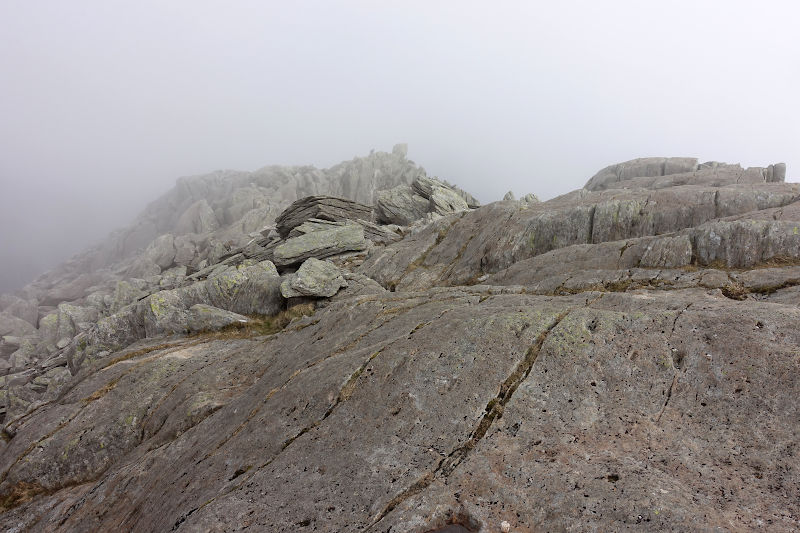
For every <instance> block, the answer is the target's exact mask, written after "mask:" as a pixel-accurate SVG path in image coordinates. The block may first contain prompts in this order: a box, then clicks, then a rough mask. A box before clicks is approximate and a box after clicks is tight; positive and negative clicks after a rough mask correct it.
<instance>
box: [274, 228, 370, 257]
mask: <svg viewBox="0 0 800 533" xmlns="http://www.w3.org/2000/svg"><path fill="white" fill-rule="evenodd" d="M366 248H367V241H366V239H365V238H364V228H362V227H361V226H360V225H355V224H347V225H344V226H341V227H337V228H333V229H329V230H324V231H314V232H311V233H307V234H305V235H300V236H298V237H293V238H290V239H286V240H285V241H283V242H282V243H281V244H279V245H278V246H277V247H276V248H275V251H274V254H273V256H274V258H275V260H274V262H275V264H276V265H277V266H286V265H292V264H298V263H302V262H303V261H305V260H306V259H308V258H309V257H315V258H317V259H324V258H326V257H330V256H332V255H337V254H341V253H343V252H349V251H357V250H364V249H366Z"/></svg>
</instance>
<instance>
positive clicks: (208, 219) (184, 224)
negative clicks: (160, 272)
mask: <svg viewBox="0 0 800 533" xmlns="http://www.w3.org/2000/svg"><path fill="white" fill-rule="evenodd" d="M216 229H219V221H218V220H217V216H216V215H215V214H214V210H213V209H211V207H210V206H209V205H208V202H207V201H206V199H205V198H203V199H201V200H198V201H197V202H195V203H193V204H192V205H190V206H189V207H188V208H187V209H186V210H185V211H184V212H183V213H182V214H181V217H180V218H179V219H178V222H177V224H176V225H175V233H176V234H178V235H182V234H184V233H208V232H211V231H214V230H216ZM167 266H169V265H167Z"/></svg>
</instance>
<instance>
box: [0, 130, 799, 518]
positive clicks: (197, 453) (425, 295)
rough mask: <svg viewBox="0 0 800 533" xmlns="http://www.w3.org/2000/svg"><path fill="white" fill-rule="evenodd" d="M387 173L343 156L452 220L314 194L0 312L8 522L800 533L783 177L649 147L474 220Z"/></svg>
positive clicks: (791, 282)
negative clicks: (250, 230) (235, 232)
mask: <svg viewBox="0 0 800 533" xmlns="http://www.w3.org/2000/svg"><path fill="white" fill-rule="evenodd" d="M380 161H382V163H381V165H382V166H380V168H381V169H384V171H385V172H384V171H382V172H384V173H380V172H377V171H376V170H375V168H373V167H370V165H375V164H377V163H378V161H376V160H374V158H373V159H368V160H366V161H365V162H363V163H359V164H357V163H355V162H354V163H353V164H352V165H354V166H356V167H358V168H361V167H360V166H359V165H363V166H365V169H362V170H363V172H362V170H360V171H359V172H360V173H359V174H358V176H361V175H362V174H363V175H364V176H368V175H372V176H373V177H376V176H377V177H379V178H380V179H379V180H378V181H380V182H381V183H383V184H385V185H387V186H386V187H385V190H388V191H389V193H381V194H377V193H376V194H374V195H372V196H374V197H375V198H379V199H381V198H382V199H383V200H387V202H388V199H391V196H392V195H395V194H399V193H403V195H405V196H402V198H400V199H399V200H398V201H397V202H395V203H394V204H392V205H394V206H400V207H403V209H405V207H407V205H406V204H408V205H412V204H411V203H408V202H406V200H408V198H411V197H412V196H413V195H414V194H415V195H417V196H419V197H421V198H422V197H423V196H424V197H425V198H426V201H428V202H430V203H429V204H428V205H429V208H430V209H433V207H432V206H433V204H436V205H440V206H444V207H443V208H442V209H441V212H436V213H434V212H433V211H430V210H429V211H428V212H427V214H425V215H424V216H423V217H422V218H415V219H414V220H413V221H405V222H403V223H406V224H408V225H406V226H397V225H391V226H389V225H386V224H382V223H381V222H382V220H381V217H380V216H377V217H376V218H375V219H374V221H365V220H363V219H362V218H360V217H361V215H359V217H358V220H359V222H351V220H350V218H348V217H347V216H344V215H342V216H341V217H340V218H342V220H339V219H337V218H336V217H339V215H341V214H342V213H341V212H344V211H343V210H344V207H342V206H349V207H348V209H350V208H352V205H351V204H352V202H350V203H347V202H344V201H341V202H340V201H338V200H336V199H330V198H327V197H326V198H325V200H324V208H320V209H321V210H320V209H317V207H314V209H312V210H311V211H313V212H309V213H300V210H299V208H298V206H301V207H302V206H309V205H313V206H317V204H318V203H319V198H317V199H316V200H315V199H310V200H308V201H300V202H299V203H297V204H295V206H294V207H293V208H292V209H290V210H289V212H288V214H286V215H285V216H283V217H282V218H280V220H281V221H283V222H284V223H283V225H282V226H281V229H282V231H283V233H284V234H285V235H284V236H282V237H277V236H275V235H276V234H279V233H280V232H279V231H277V230H274V229H270V230H268V231H264V232H263V233H264V234H263V236H262V237H259V238H258V239H257V242H255V243H254V244H253V243H251V245H252V246H251V248H247V247H245V248H242V249H240V251H239V252H237V253H236V254H234V255H231V256H229V257H227V258H217V260H216V261H214V262H207V263H206V264H204V265H203V266H202V267H201V268H198V269H197V270H195V271H191V270H187V267H186V266H185V265H184V266H183V268H182V269H181V268H180V267H175V266H173V264H174V262H175V259H174V257H175V256H176V255H177V254H178V251H179V249H180V250H183V249H184V248H185V247H186V246H188V244H187V242H188V241H181V242H178V241H179V239H178V238H177V237H174V236H172V235H170V236H168V237H163V236H159V237H157V238H156V240H155V241H154V243H155V244H153V245H152V246H149V247H147V248H145V249H144V251H143V252H142V255H141V257H144V258H145V259H146V261H144V260H143V262H141V263H136V264H137V265H138V266H137V268H138V267H142V268H144V267H147V265H149V264H153V265H155V266H156V267H157V268H159V269H160V268H162V267H161V266H159V265H165V267H166V266H167V265H168V263H169V270H167V271H165V273H163V274H161V275H160V276H159V277H158V279H150V280H148V279H144V278H138V277H127V278H125V279H123V280H119V281H117V282H115V288H114V290H113V291H109V292H106V293H104V294H103V295H100V296H96V297H93V298H91V299H90V298H88V297H86V296H75V297H74V299H69V298H63V299H59V298H58V297H56V296H59V295H61V296H74V295H75V294H78V293H81V291H84V292H85V290H84V289H86V287H91V286H92V284H94V283H98V281H97V279H95V278H92V276H91V275H90V274H86V275H85V276H84V275H83V274H81V275H80V276H77V277H72V278H70V280H69V282H68V283H66V284H65V285H64V286H63V287H56V288H54V289H53V290H52V291H50V292H48V296H47V298H48V299H47V300H46V301H45V300H42V299H37V298H36V297H34V296H33V295H31V294H26V293H25V292H24V291H23V292H22V293H20V294H17V295H15V296H13V297H12V296H3V297H0V311H1V312H2V315H0V318H2V325H3V326H4V328H5V329H4V330H3V332H2V334H3V337H2V340H1V341H0V355H1V356H2V357H0V362H2V363H4V364H3V365H0V378H1V379H2V380H3V388H2V389H0V405H2V406H5V409H6V411H4V412H3V416H4V420H3V428H2V436H3V439H2V440H0V529H3V530H8V531H41V532H50V531H70V532H71V531H86V532H90V531H153V532H156V531H158V532H160V531H178V532H181V531H243V530H249V531H277V532H280V531H285V532H293V533H295V532H303V531H309V532H311V531H329V532H338V531H355V532H375V533H378V532H393V533H397V532H408V533H429V532H432V531H461V532H464V531H469V532H473V533H476V532H478V531H481V532H490V531H501V530H503V531H505V530H510V531H574V532H583V531H626V530H630V531H750V530H758V529H763V530H764V531H796V530H798V529H800V505H798V502H800V477H799V475H800V474H799V472H800V459H798V455H797V453H798V451H797V442H798V439H799V438H800V434H799V432H800V420H799V419H798V413H800V377H798V376H800V351H798V346H800V328H798V323H800V230H798V225H799V224H800V207H798V206H800V186H798V185H796V184H791V183H783V177H784V175H785V166H781V165H780V164H775V165H770V166H768V167H764V168H753V169H742V168H741V167H739V166H738V165H727V164H724V163H716V162H709V163H698V161H697V160H695V159H691V158H647V159H639V160H633V161H628V162H625V163H620V164H617V165H612V166H610V167H607V168H606V169H603V170H602V171H601V172H599V173H598V174H597V175H596V176H595V177H594V178H592V179H591V180H590V181H589V183H587V187H586V188H585V189H582V190H580V191H575V192H573V193H569V194H566V195H563V196H561V197H559V198H555V199H552V200H548V201H545V202H534V201H531V200H530V199H523V200H519V201H518V200H514V199H507V200H504V201H501V202H496V203H491V204H489V205H486V206H483V207H478V205H477V202H475V201H473V200H470V199H471V197H470V196H469V195H467V194H466V193H464V192H463V191H460V189H457V188H456V187H451V186H448V189H447V190H448V191H450V192H449V193H448V195H447V196H441V198H440V197H439V196H440V194H439V193H441V192H442V191H438V189H437V188H436V187H441V186H440V185H437V183H441V182H436V181H434V180H431V179H427V178H424V179H423V178H420V177H419V176H418V174H417V173H416V168H417V167H416V166H407V165H406V164H405V163H404V162H405V150H404V147H403V146H399V147H397V148H396V150H395V151H394V152H393V153H392V154H391V156H390V155H388V154H384V155H382V156H381V158H380ZM387 161H388V162H387ZM367 167H369V168H367ZM335 168H336V167H335ZM348 168H349V167H348ZM370 169H372V170H370ZM340 171H341V172H343V171H342V170H341V169H339V170H337V171H336V172H340ZM370 171H371V172H372V174H370ZM391 172H396V173H397V175H396V176H395V175H392V174H391ZM412 176H413V177H412ZM362 177H363V176H362ZM355 179H356V178H347V179H344V181H343V183H344V185H342V184H339V185H335V186H331V188H332V189H337V188H340V187H344V188H345V189H347V190H348V191H350V192H352V190H351V189H350V188H349V187H350V185H347V184H350V183H351V182H352V181H353V180H355ZM359 179H360V178H359ZM376 179H377V178H376ZM356 181H358V180H356ZM412 182H413V185H407V184H409V183H412ZM359 183H360V182H359ZM370 183H374V181H373V182H370ZM398 183H400V184H406V185H401V186H400V189H394V188H395V187H397V185H398ZM237 190H239V189H237ZM409 190H410V191H415V192H409ZM392 191H393V192H392ZM398 191H399V192H398ZM407 193H408V194H407ZM451 193H452V194H451ZM425 195H427V196H425ZM234 196H235V200H236V201H235V202H234V201H233V200H231V201H230V202H227V201H220V202H221V204H219V205H223V204H224V205H228V209H231V210H234V206H237V205H240V204H242V205H246V204H247V202H246V198H247V196H246V195H245V194H244V193H241V192H239V193H236V194H235V195H234ZM353 196H355V198H353ZM351 199H353V200H356V201H359V202H366V201H367V199H365V194H363V193H359V194H353V195H351ZM404 202H405V203H404ZM214 205H217V204H211V203H208V202H206V203H205V204H204V203H202V202H200V203H196V202H193V203H192V204H190V206H191V209H188V211H186V212H187V213H189V214H186V215H184V216H183V217H182V218H181V220H180V221H179V222H180V225H181V226H186V227H187V228H189V227H192V228H200V227H207V223H208V219H209V217H210V216H211V213H213V212H214V210H215V207H214ZM388 205H389V203H385V204H384V206H383V208H385V209H388V207H387V206H388ZM331 206H335V209H336V210H337V211H336V213H338V214H337V215H336V217H334V216H333V215H330V212H332V211H331V209H333V208H331ZM404 206H405V207H404ZM447 206H449V207H447ZM412 207H413V205H412ZM237 209H239V208H237ZM241 209H244V207H242V208H241ZM358 209H359V210H360V211H364V207H363V206H358ZM326 210H327V212H328V215H330V217H331V218H333V220H324V219H322V218H316V216H317V215H319V214H320V213H321V212H323V211H326ZM340 211H341V212H340ZM412 211H413V209H412ZM420 211H422V210H421V209H420ZM386 212H388V211H384V213H386ZM398 212H399V211H398ZM298 213H300V214H298ZM300 215H302V216H300ZM231 216H234V215H231ZM326 216H327V215H326ZM348 216H349V215H348ZM421 216H422V215H421ZM414 217H416V214H415V215H414ZM407 218H413V217H411V216H410V215H409V216H408V217H407ZM287 220H291V221H292V222H291V224H287V223H286V221H287ZM383 222H387V221H386V220H383ZM395 222H396V220H395ZM212 225H213V224H212ZM290 226H291V227H290ZM222 229H223V228H221V227H217V229H214V230H213V231H222ZM226 231H227V230H226ZM331 232H333V233H331ZM370 236H372V237H370ZM381 236H391V238H383V237H381ZM351 237H352V238H351ZM298 239H299V240H298ZM348 239H349V240H348ZM350 241H352V242H353V243H355V244H356V245H354V246H350V245H349V244H347V243H349V242H350ZM195 244H196V243H195ZM281 247H283V248H281ZM206 249H208V248H206ZM248 250H249V251H248ZM182 253H183V252H182ZM248 254H250V255H248ZM319 257H326V259H325V260H324V261H323V260H320V259H319ZM134 263H135V261H134ZM276 265H277V268H276ZM197 266H198V267H199V265H197ZM129 267H130V264H129V263H124V264H121V266H120V268H121V269H122V270H121V271H123V272H124V271H126V270H125V269H127V268H129ZM148 268H149V267H148ZM176 268H178V270H175V269H176ZM137 275H139V274H137ZM142 275H144V274H142ZM81 276H83V277H81ZM87 284H88V285H87ZM156 287H157V290H155V288H156ZM281 292H282V294H281ZM81 294H83V293H81ZM34 311H35V312H36V313H35V314H37V320H36V321H37V322H38V324H32V323H31V322H29V320H33V315H34ZM237 313H238V314H237ZM38 315H41V316H38ZM21 316H22V318H21ZM187 331H188V332H189V334H187ZM43 350H44V352H42V351H43ZM79 355H80V357H79Z"/></svg>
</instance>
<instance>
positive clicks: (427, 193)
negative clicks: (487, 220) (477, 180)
mask: <svg viewBox="0 0 800 533" xmlns="http://www.w3.org/2000/svg"><path fill="white" fill-rule="evenodd" d="M479 205H480V204H479V203H478V202H477V200H475V199H474V198H473V197H472V196H471V195H468V194H466V193H464V192H463V191H461V190H460V189H458V188H456V187H453V186H451V185H448V184H447V183H445V182H442V181H439V180H437V179H434V178H427V177H419V178H417V179H415V180H414V181H413V183H412V184H411V186H408V185H398V186H397V187H394V188H392V189H389V190H386V191H382V192H379V193H378V196H377V200H376V202H375V214H376V217H377V220H378V222H379V223H383V224H397V225H400V226H408V225H410V224H412V223H414V222H415V221H417V220H420V219H422V218H424V217H425V216H426V215H427V214H429V213H434V214H436V215H448V214H451V213H457V212H460V211H466V210H468V209H472V208H475V207H478V206H479Z"/></svg>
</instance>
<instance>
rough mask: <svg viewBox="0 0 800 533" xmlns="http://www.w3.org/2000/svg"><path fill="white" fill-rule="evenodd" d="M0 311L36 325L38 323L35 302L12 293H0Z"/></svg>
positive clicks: (37, 310)
mask: <svg viewBox="0 0 800 533" xmlns="http://www.w3.org/2000/svg"><path fill="white" fill-rule="evenodd" d="M0 311H5V312H6V313H8V314H10V315H14V316H15V317H17V318H21V319H22V320H24V321H26V322H28V323H29V324H31V325H33V326H34V327H36V326H37V325H38V323H39V309H38V306H37V305H36V303H35V302H32V301H30V300H24V299H22V298H20V297H19V296H14V295H12V294H2V295H0Z"/></svg>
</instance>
